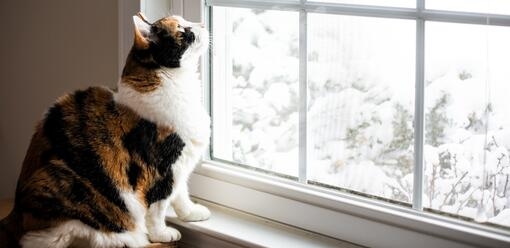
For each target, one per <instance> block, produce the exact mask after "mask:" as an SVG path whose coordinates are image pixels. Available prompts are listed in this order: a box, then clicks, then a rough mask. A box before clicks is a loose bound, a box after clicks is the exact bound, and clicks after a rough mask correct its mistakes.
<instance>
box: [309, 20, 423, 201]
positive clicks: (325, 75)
mask: <svg viewBox="0 0 510 248" xmlns="http://www.w3.org/2000/svg"><path fill="white" fill-rule="evenodd" d="M415 26H416V25H415V22H414V21H408V20H396V19H382V18H367V17H352V16H338V15H325V14H310V15H309V25H308V27H309V30H308V32H309V59H308V62H309V64H308V68H309V73H308V84H309V100H308V101H309V109H308V123H309V124H308V128H309V136H310V142H311V146H310V149H311V150H310V151H309V152H310V156H309V157H310V158H311V159H310V160H311V161H310V162H309V165H308V167H309V168H308V170H309V174H310V179H311V180H313V181H316V182H319V183H322V184H327V185H331V186H335V187H341V188H346V189H350V190H354V191H358V192H363V193H366V194H370V195H376V196H380V197H384V198H388V199H392V200H397V201H402V202H410V201H411V199H412V196H411V194H412V183H413V180H412V178H413V176H412V168H413V159H414V156H413V140H414V139H413V133H414V131H413V125H412V123H413V118H414V117H413V116H414V100H413V99H414V81H415V73H414V71H415V35H416V33H415Z"/></svg>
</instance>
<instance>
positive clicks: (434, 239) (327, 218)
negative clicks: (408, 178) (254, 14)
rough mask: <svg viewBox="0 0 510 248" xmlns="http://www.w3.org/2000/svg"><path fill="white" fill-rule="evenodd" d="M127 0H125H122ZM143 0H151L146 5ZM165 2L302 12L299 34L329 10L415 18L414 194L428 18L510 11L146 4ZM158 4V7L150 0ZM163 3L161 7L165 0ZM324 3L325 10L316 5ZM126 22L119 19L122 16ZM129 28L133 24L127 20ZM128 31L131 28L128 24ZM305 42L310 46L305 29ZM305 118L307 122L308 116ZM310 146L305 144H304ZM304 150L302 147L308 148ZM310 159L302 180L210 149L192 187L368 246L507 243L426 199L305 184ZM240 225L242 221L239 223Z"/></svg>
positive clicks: (205, 64) (211, 1) (206, 5)
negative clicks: (394, 200)
mask: <svg viewBox="0 0 510 248" xmlns="http://www.w3.org/2000/svg"><path fill="white" fill-rule="evenodd" d="M119 2H122V1H119ZM144 2H145V3H144ZM149 2H150V4H151V8H153V7H157V5H158V3H157V2H166V4H165V6H168V3H169V5H170V7H171V8H172V11H171V13H172V14H177V15H182V16H183V17H184V18H186V19H190V20H192V21H206V22H207V25H208V26H209V27H211V25H210V23H208V20H209V17H210V14H211V12H210V8H211V6H213V5H214V6H225V7H252V8H262V9H277V10H293V11H299V12H300V24H299V25H300V32H304V33H306V24H307V20H306V13H329V14H342V15H357V16H371V17H389V18H398V19H412V20H416V25H417V26H416V51H417V52H416V92H415V100H416V104H415V113H421V114H416V115H415V123H416V126H415V154H414V155H415V158H416V161H417V163H416V165H415V171H414V173H415V174H414V183H415V184H414V185H415V187H414V192H413V193H414V195H420V196H421V194H422V192H421V191H422V188H423V181H422V180H421V178H422V176H421V171H422V168H423V150H422V148H423V147H422V146H421V145H417V144H421V142H423V131H424V129H423V127H424V116H423V113H424V104H423V103H424V97H423V96H424V83H423V82H424V70H423V68H424V32H425V30H424V23H425V21H446V22H456V23H470V24H487V20H490V25H503V26H510V17H509V16H503V15H495V14H488V15H487V14H479V13H464V12H462V13H460V12H452V11H439V10H428V9H425V7H424V1H423V0H418V1H417V9H408V8H396V7H395V8H393V7H375V6H361V5H352V4H324V3H311V2H306V1H303V0H301V1H288V0H287V1H286V0H282V1H267V0H266V1H254V0H243V1H236V0H150V1H149V0H142V10H144V8H147V6H145V5H147V4H148V3H149ZM152 5H154V6H152ZM160 6H162V5H160ZM323 6H326V8H318V7H323ZM119 21H120V17H119ZM129 27H131V26H129ZM125 29H127V28H125ZM301 34H303V33H301ZM301 36H303V35H300V44H305V46H306V34H305V35H304V36H303V37H301ZM306 54H307V53H306V48H305V49H303V47H301V48H300V55H299V56H300V61H301V62H300V69H303V68H305V70H300V82H299V83H300V94H302V95H306V91H307V87H306V63H307V61H306ZM210 61H211V56H210V55H207V56H204V58H203V60H202V76H203V80H204V85H205V87H204V100H205V101H204V102H205V103H206V108H207V109H209V111H211V104H210V100H211V98H210V95H211V94H210V93H211V87H210V85H211V78H212V77H211V73H212V71H211V68H210V66H211V63H210ZM305 107H306V102H304V103H303V102H302V103H301V104H300V124H301V122H302V121H304V120H306V108H305ZM305 123H306V122H305ZM305 139H306V126H305V125H300V143H301V144H302V143H303V141H305ZM305 144H306V143H305ZM303 151H304V152H303ZM300 161H306V147H304V146H301V147H300ZM303 166H304V163H303V162H300V173H299V181H297V182H295V181H290V180H286V179H282V178H279V177H275V176H271V175H267V174H263V173H258V172H255V171H250V170H246V169H243V168H239V167H237V166H232V165H229V164H226V163H221V162H217V161H213V160H212V159H211V157H210V155H209V152H208V153H207V154H205V155H204V160H203V161H202V164H201V166H199V167H198V168H197V169H196V171H195V173H194V174H193V175H192V176H191V178H190V193H191V194H192V195H193V196H194V197H196V198H200V199H203V200H206V201H209V202H212V203H216V204H219V205H223V206H226V207H230V208H233V209H237V210H240V211H243V212H246V213H250V214H253V215H256V216H260V217H263V218H267V219H270V220H274V221H277V222H280V223H284V224H287V225H291V226H295V227H299V228H302V229H305V230H310V231H313V232H316V233H320V234H323V235H326V236H329V237H333V238H337V239H341V240H345V241H350V242H353V243H356V244H360V245H364V246H369V247H470V246H483V247H506V246H508V245H509V244H510V233H509V232H508V231H505V230H502V229H499V228H494V227H491V226H485V225H480V224H476V223H471V222H465V221H461V220H458V219H453V218H448V217H444V216H441V215H437V214H432V213H428V212H423V211H421V210H422V208H423V206H422V203H421V197H415V198H416V199H413V203H412V204H413V208H405V207H402V206H398V205H393V204H389V203H385V202H381V201H375V200H371V199H368V198H364V197H360V196H356V195H351V194H346V193H342V192H337V191H331V190H327V189H323V188H320V187H317V186H312V185H307V184H304V183H301V182H305V181H306V173H305V171H304V170H303V168H304V167H303ZM240 228H242V227H240Z"/></svg>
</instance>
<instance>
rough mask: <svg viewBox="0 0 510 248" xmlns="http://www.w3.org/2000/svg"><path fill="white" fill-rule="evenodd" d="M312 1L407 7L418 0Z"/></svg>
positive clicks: (412, 6)
mask: <svg viewBox="0 0 510 248" xmlns="http://www.w3.org/2000/svg"><path fill="white" fill-rule="evenodd" d="M310 2H323V3H348V4H362V5H375V6H388V7H406V8H415V7H416V0H384V1H383V0H312V1H310Z"/></svg>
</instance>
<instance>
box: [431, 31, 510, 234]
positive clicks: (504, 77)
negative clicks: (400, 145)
mask: <svg viewBox="0 0 510 248" xmlns="http://www.w3.org/2000/svg"><path fill="white" fill-rule="evenodd" d="M426 35H427V36H426V43H425V44H426V47H425V51H426V55H425V58H426V65H425V71H426V89H425V121H426V123H425V141H426V145H425V182H426V183H425V192H424V196H423V197H424V198H423V202H424V205H425V206H426V207H428V208H432V209H435V210H439V211H442V212H447V213H451V214H455V215H461V216H465V217H469V218H473V219H475V220H478V221H489V222H493V223H497V224H500V225H505V226H510V160H509V155H510V109H509V107H508V106H509V105H508V93H509V92H510V81H509V77H508V58H509V57H510V46H508V44H510V28H508V27H497V26H483V25H467V24H449V23H439V22H429V23H427V25H426Z"/></svg>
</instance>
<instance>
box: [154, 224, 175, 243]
mask: <svg viewBox="0 0 510 248" xmlns="http://www.w3.org/2000/svg"><path fill="white" fill-rule="evenodd" d="M179 239H181V233H180V232H179V230H177V229H175V228H172V227H169V226H165V227H164V228H158V229H156V230H152V231H149V240H150V241H151V242H153V243H154V242H162V243H165V242H172V241H177V240H179Z"/></svg>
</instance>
